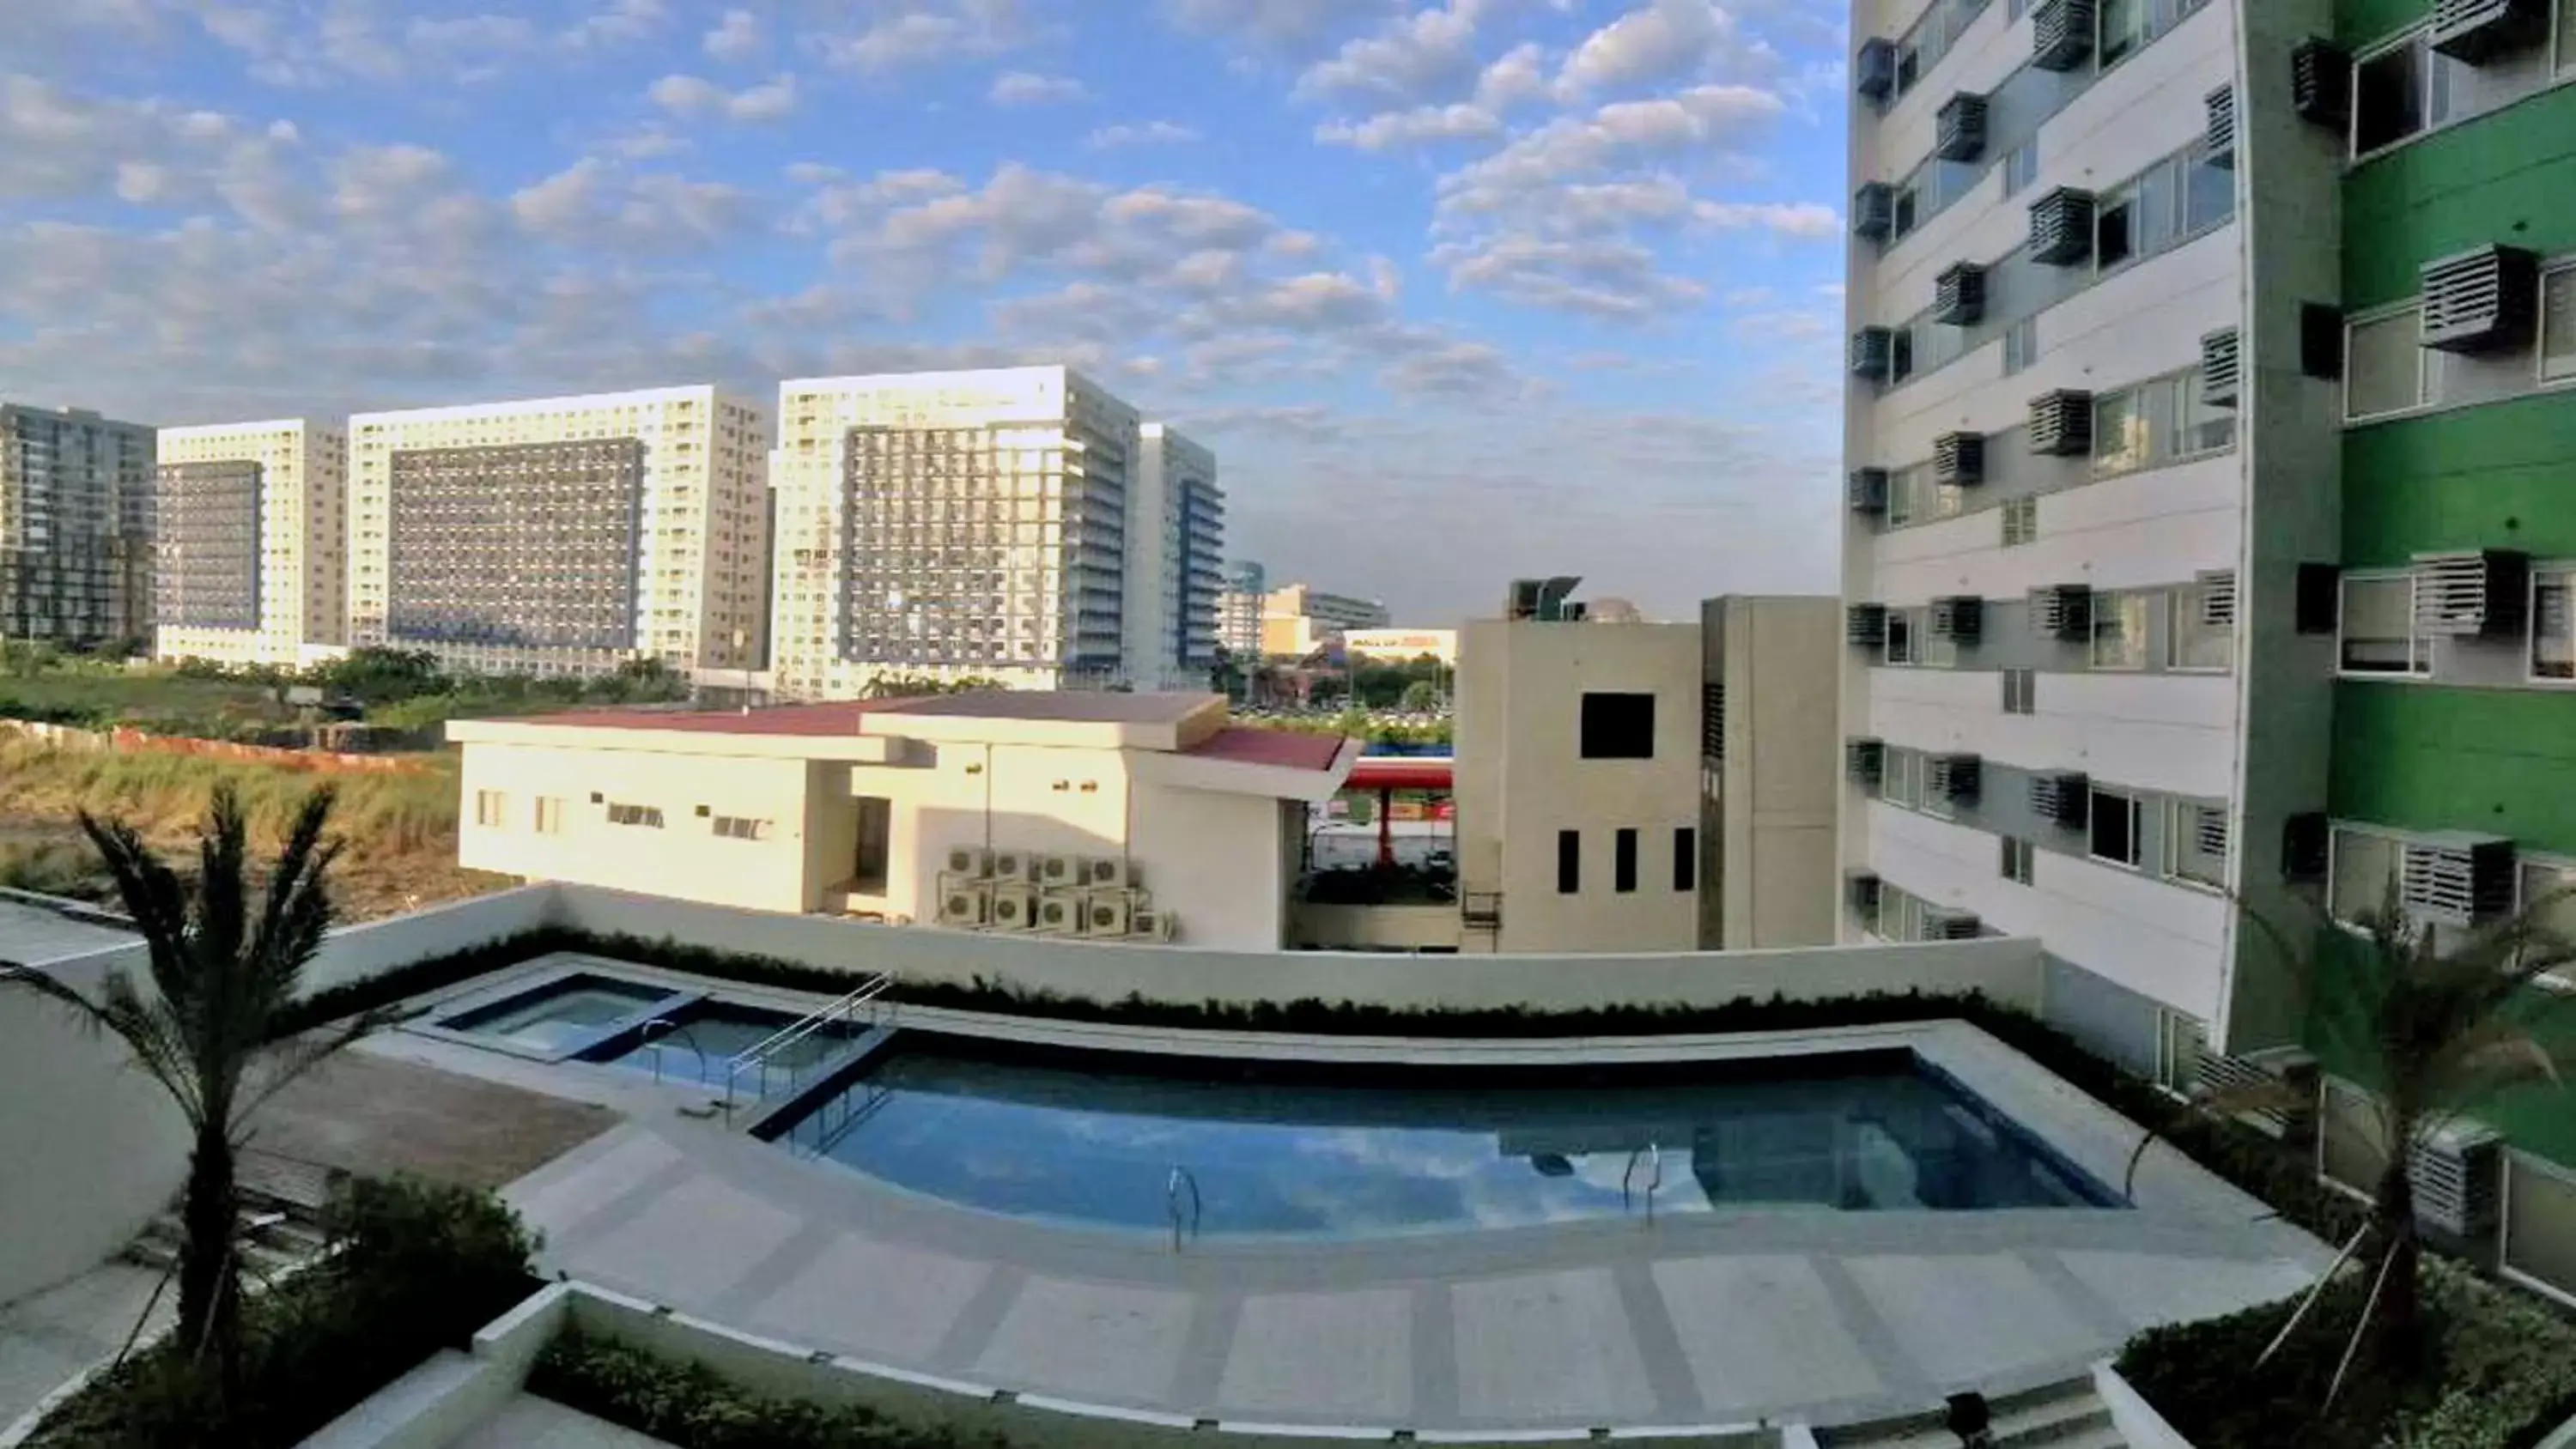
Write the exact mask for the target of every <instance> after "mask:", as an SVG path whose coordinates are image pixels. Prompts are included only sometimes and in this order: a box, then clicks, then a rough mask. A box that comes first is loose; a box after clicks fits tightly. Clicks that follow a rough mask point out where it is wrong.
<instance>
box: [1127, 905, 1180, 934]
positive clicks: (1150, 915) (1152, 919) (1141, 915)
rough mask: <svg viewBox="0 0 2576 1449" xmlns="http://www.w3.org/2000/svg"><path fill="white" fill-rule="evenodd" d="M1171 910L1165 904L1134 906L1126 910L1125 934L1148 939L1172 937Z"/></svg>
mask: <svg viewBox="0 0 2576 1449" xmlns="http://www.w3.org/2000/svg"><path fill="white" fill-rule="evenodd" d="M1173 924H1174V923H1173V920H1172V912H1171V910H1170V908H1168V907H1165V906H1134V907H1130V908H1129V910H1128V912H1127V934H1129V935H1131V936H1142V937H1144V938H1145V939H1146V940H1148V941H1168V940H1170V939H1172V926H1173Z"/></svg>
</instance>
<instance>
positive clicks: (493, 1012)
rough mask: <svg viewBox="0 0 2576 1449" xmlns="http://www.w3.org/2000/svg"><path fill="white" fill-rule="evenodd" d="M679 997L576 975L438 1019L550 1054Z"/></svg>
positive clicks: (456, 1029) (460, 1029) (672, 992)
mask: <svg viewBox="0 0 2576 1449" xmlns="http://www.w3.org/2000/svg"><path fill="white" fill-rule="evenodd" d="M680 994H681V993H679V992H678V991H675V990H673V989H672V988H670V987H667V986H649V985H646V984H644V983H642V982H638V981H621V980H619V979H618V978H616V977H614V976H598V975H592V974H590V973H588V972H576V973H574V974H571V975H567V976H560V977H556V978H554V979H553V980H550V981H546V982H543V983H541V984H539V985H537V986H534V987H531V988H529V989H528V990H526V991H522V992H518V993H516V994H513V995H511V996H508V997H506V998H504V999H502V1000H500V1001H496V1002H492V1003H490V1004H488V1005H484V1006H479V1007H475V1008H473V1009H471V1010H467V1011H461V1012H458V1013H456V1014H455V1015H452V1016H448V1017H444V1018H441V1019H440V1021H439V1022H438V1025H439V1026H440V1027H441V1028H443V1029H445V1030H447V1031H454V1032H463V1033H466V1034H467V1035H470V1036H477V1037H482V1038H486V1039H488V1040H490V1041H493V1042H496V1043H501V1044H504V1045H507V1046H510V1047H515V1048H517V1049H519V1050H521V1051H524V1052H530V1053H541V1054H550V1053H554V1052H559V1051H562V1050H564V1049H565V1048H567V1047H569V1046H571V1045H573V1044H574V1043H575V1042H578V1041H580V1040H581V1039H583V1038H585V1037H588V1036H590V1035H592V1034H593V1033H595V1032H597V1031H599V1030H600V1029H601V1028H603V1027H607V1026H611V1025H613V1024H615V1023H617V1022H619V1021H622V1020H624V1019H625V1018H627V1017H630V1016H633V1015H635V1014H637V1013H638V1012H642V1011H645V1010H646V1009H648V1008H650V1007H652V1006H654V1005H656V1004H658V1003H662V1002H667V1001H672V1000H674V999H676V998H677V997H679V995H680Z"/></svg>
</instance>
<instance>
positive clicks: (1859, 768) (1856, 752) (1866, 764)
mask: <svg viewBox="0 0 2576 1449" xmlns="http://www.w3.org/2000/svg"><path fill="white" fill-rule="evenodd" d="M1843 773H1844V774H1847V775H1849V776H1851V777H1852V779H1853V780H1855V781H1857V782H1859V783H1860V784H1863V785H1868V786H1871V787H1873V788H1874V787H1876V786H1877V784H1878V782H1879V779H1880V778H1881V777H1882V776H1884V775H1885V774H1886V773H1887V742H1886V741H1884V740H1875V739H1857V740H1846V741H1844V742H1843Z"/></svg>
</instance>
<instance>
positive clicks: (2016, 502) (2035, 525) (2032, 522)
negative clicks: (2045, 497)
mask: <svg viewBox="0 0 2576 1449" xmlns="http://www.w3.org/2000/svg"><path fill="white" fill-rule="evenodd" d="M1996 511H1997V512H1998V513H1999V514H2001V515H2002V521H2001V524H2000V527H2001V529H2002V533H2003V542H2002V543H2001V544H2000V545H1999V547H2003V548H2028V547H2030V546H2031V545H2032V544H2034V543H2037V542H2039V495H2038V494H2036V493H2025V494H2023V495H2021V496H2020V497H2018V498H2007V499H2005V500H2004V501H2003V504H2002V506H2001V507H1999V508H1998V509H1997V510H1996ZM2016 516H2018V517H2020V518H2021V519H2022V521H2023V525H2024V526H2023V528H2022V530H2021V537H2019V538H2015V537H2013V519H2014V518H2015V517H2016Z"/></svg>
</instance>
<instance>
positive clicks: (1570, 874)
mask: <svg viewBox="0 0 2576 1449" xmlns="http://www.w3.org/2000/svg"><path fill="white" fill-rule="evenodd" d="M1582 889H1583V832H1581V831H1579V830H1560V831H1558V832H1556V893H1557V894H1558V895H1561V896H1570V895H1573V894H1575V893H1576V892H1578V891H1580V890H1582Z"/></svg>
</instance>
